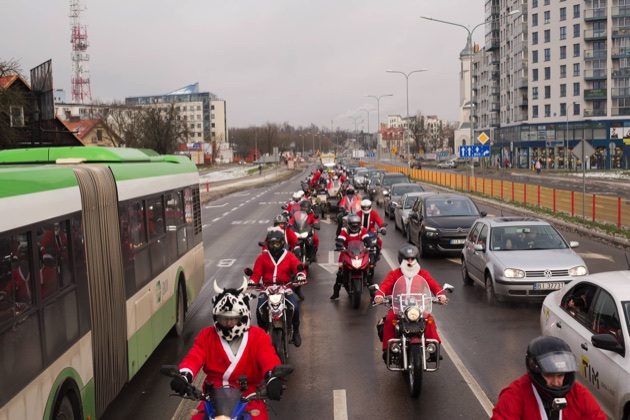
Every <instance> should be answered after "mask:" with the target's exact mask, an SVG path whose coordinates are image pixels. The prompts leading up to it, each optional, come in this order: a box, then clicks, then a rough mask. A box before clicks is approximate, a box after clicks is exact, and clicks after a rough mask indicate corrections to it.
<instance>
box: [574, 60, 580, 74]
mask: <svg viewBox="0 0 630 420" xmlns="http://www.w3.org/2000/svg"><path fill="white" fill-rule="evenodd" d="M573 75H574V76H579V75H580V63H575V64H573Z"/></svg>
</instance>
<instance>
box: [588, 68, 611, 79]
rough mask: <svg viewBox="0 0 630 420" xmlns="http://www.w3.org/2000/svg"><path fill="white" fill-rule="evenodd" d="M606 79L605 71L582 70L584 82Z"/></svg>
mask: <svg viewBox="0 0 630 420" xmlns="http://www.w3.org/2000/svg"><path fill="white" fill-rule="evenodd" d="M602 79H604V80H605V79H607V74H606V69H588V70H584V80H602Z"/></svg>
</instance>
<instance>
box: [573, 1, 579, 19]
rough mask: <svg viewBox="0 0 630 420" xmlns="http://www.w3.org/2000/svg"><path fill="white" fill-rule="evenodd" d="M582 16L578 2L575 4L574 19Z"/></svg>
mask: <svg viewBox="0 0 630 420" xmlns="http://www.w3.org/2000/svg"><path fill="white" fill-rule="evenodd" d="M579 17H580V5H579V4H576V5H574V6H573V19H577V18H579Z"/></svg>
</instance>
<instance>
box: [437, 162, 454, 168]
mask: <svg viewBox="0 0 630 420" xmlns="http://www.w3.org/2000/svg"><path fill="white" fill-rule="evenodd" d="M437 167H438V168H440V169H452V168H456V167H457V163H456V162H455V161H454V160H447V161H444V162H440V163H438V164H437Z"/></svg>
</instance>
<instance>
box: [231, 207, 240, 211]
mask: <svg viewBox="0 0 630 420" xmlns="http://www.w3.org/2000/svg"><path fill="white" fill-rule="evenodd" d="M237 209H238V207H234V208H233V209H232V210H230V211H236V210H237Z"/></svg>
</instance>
